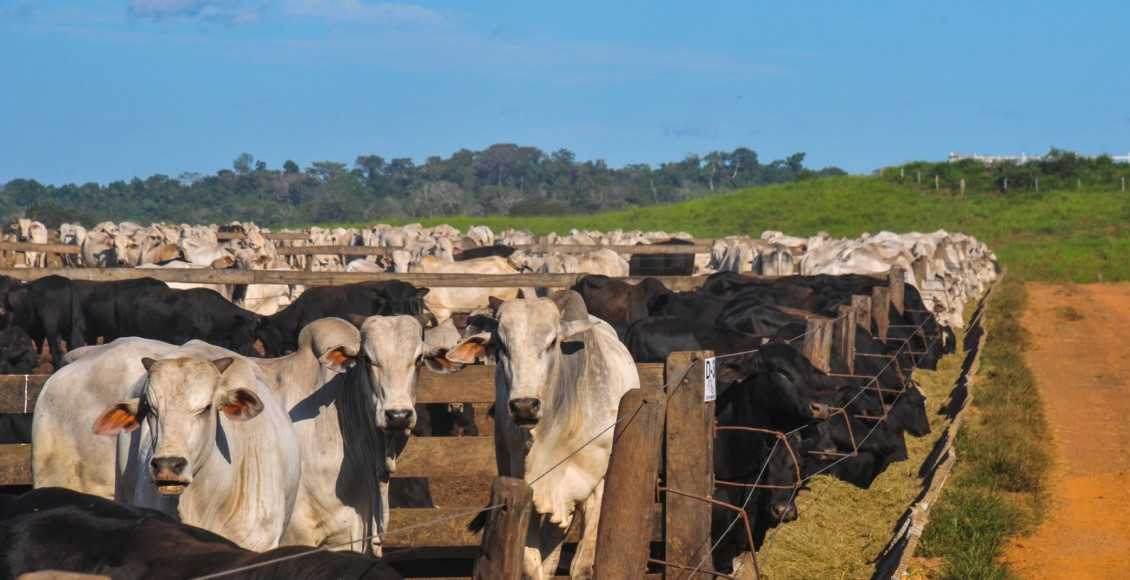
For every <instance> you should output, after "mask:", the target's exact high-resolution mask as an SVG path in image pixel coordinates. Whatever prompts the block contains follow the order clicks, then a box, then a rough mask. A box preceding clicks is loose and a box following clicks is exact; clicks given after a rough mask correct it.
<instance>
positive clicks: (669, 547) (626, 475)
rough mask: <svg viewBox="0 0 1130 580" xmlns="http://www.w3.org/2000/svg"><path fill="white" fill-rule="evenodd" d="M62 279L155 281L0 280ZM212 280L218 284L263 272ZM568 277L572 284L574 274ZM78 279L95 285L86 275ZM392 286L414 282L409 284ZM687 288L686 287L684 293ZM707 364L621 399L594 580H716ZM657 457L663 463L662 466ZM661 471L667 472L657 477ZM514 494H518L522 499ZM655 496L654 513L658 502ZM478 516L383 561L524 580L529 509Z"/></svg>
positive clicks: (411, 461)
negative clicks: (483, 525)
mask: <svg viewBox="0 0 1130 580" xmlns="http://www.w3.org/2000/svg"><path fill="white" fill-rule="evenodd" d="M56 272H57V273H62V274H63V275H67V274H72V273H73V274H82V273H87V274H90V275H98V276H105V275H111V276H113V275H121V276H123V277H134V273H140V275H148V274H149V273H150V272H148V271H138V270H133V269H105V270H103V269H89V268H77V269H67V270H66V273H63V272H61V271H58V270H28V269H11V270H0V273H3V274H9V275H16V276H17V277H23V278H25V279H29V278H36V277H40V276H42V275H46V274H47V273H56ZM162 272H163V273H165V274H172V275H173V276H174V277H175V276H178V275H180V274H181V273H185V272H191V273H197V272H196V271H184V270H180V271H176V270H173V271H162ZM206 272H209V273H211V274H219V276H221V277H224V276H228V275H236V274H238V275H248V274H251V275H262V274H267V273H265V272H231V273H230V274H229V273H228V272H226V271H206ZM19 274H24V276H18V275H19ZM274 274H289V275H292V276H295V277H296V278H297V279H302V280H306V279H308V278H306V277H307V276H310V273H301V272H279V273H274ZM331 276H332V279H333V280H336V281H337V283H342V281H341V279H342V277H343V276H347V275H343V274H342V273H333V274H332V275H331ZM359 276H361V278H360V279H366V280H369V279H374V278H376V277H377V276H375V275H373V274H360V275H359ZM378 276H379V275H378ZM554 276H557V275H554ZM561 276H566V277H569V279H570V280H572V279H574V275H561ZM74 277H76V278H81V279H92V278H88V277H84V276H82V275H76V276H74ZM393 277H394V278H397V279H402V280H406V281H411V280H410V278H409V277H408V276H405V275H395V276H393ZM484 278H490V279H489V281H488V280H484ZM498 278H506V279H507V280H506V282H508V283H510V285H516V286H530V285H537V284H536V283H535V278H537V277H535V276H532V275H522V276H513V277H479V278H477V279H475V280H474V281H473V283H466V282H465V281H457V280H455V279H442V280H441V279H436V280H438V281H439V282H442V283H445V284H450V285H454V286H464V285H466V286H482V285H486V286H494V285H506V284H502V283H501V282H500V281H499V280H497V279H498ZM510 278H513V280H510ZM112 279H118V278H112ZM213 279H215V278H213ZM348 279H349V278H346V280H348ZM904 279H905V276H904V273H903V271H902V270H899V269H892V270H891V272H890V274H889V276H888V285H887V286H876V287H875V288H874V289H873V292H872V294H871V295H870V296H857V297H854V298H853V300H852V304H851V306H845V307H844V308H843V309H842V310H841V313H840V316H838V317H837V318H828V317H823V316H818V315H813V314H810V313H803V314H804V315H805V317H806V319H807V320H808V331H807V332H806V333H805V338H804V345H803V347H801V348H802V350H803V352H804V353H805V354H806V356H808V358H809V359H810V360H811V361H812V362H813V364H814V365H815V366H816V367H817V368H820V369H822V370H824V371H827V370H828V363H829V361H830V360H831V353H832V352H834V351H833V349H836V350H835V352H839V353H841V354H843V355H845V359H846V360H848V361H851V360H853V359H854V350H853V344H854V332H856V331H857V330H858V329H859V328H863V329H866V331H870V330H871V329H872V328H874V329H876V330H877V334H878V336H877V337H878V338H880V339H885V338H886V330H887V327H888V320H887V318H888V317H887V313H888V311H889V308H890V306H894V307H895V308H896V309H897V310H898V311H902V309H903V305H902V297H903V290H902V284H903V280H904ZM281 280H282V279H281V278H277V279H271V281H272V282H274V283H288V282H286V281H281ZM421 280H423V279H422V278H421ZM538 280H539V281H541V282H544V281H546V280H551V281H552V282H553V284H546V285H561V286H567V285H570V284H571V282H568V283H565V282H566V281H565V280H564V279H563V278H562V279H560V280H559V279H558V278H557V277H547V278H545V279H544V280H543V279H538ZM260 281H262V280H260ZM301 283H307V282H301ZM414 283H415V282H414ZM433 283H434V281H433ZM421 284H422V285H427V284H423V283H422V282H421ZM686 284H687V282H686V281H684V284H683V285H686ZM436 285H441V284H436ZM710 356H712V353H710V352H693V353H673V354H672V355H671V356H670V357H669V358H668V360H667V363H666V364H665V365H661V364H640V365H637V368H638V372H639V375H640V383H641V387H642V388H641V389H640V390H639V391H638V392H633V393H629V395H627V396H626V398H625V401H622V404H621V415H620V417H621V418H623V419H625V420H623V421H622V422H620V423H618V424H617V425H616V434H615V437H616V442H615V444H614V446H613V451H612V459H611V462H610V467H609V474H608V480H607V482H606V490H605V495H604V498H605V499H604V504H603V506H602V512H603V513H604V514H606V518H610V519H604V520H603V521H604V522H609V524H608V525H602V526H601V528H600V536H599V539H598V542H597V545H598V550H597V569H596V575H597V577H598V578H623V577H629V576H631V577H646V578H655V579H658V578H675V577H678V578H692V577H693V578H708V577H712V575H711V574H707V573H704V572H697V573H693V574H692V573H690V572H691V571H692V570H694V569H696V568H697V567H698V566H699V565H700V564H702V565H704V566H705V567H704V568H703V569H705V570H708V569H709V568H710V558H709V557H708V550H709V547H710V521H711V515H710V514H711V506H710V504H709V503H707V502H706V501H704V500H703V499H702V498H708V497H710V496H711V495H712V493H713V487H714V473H713V465H712V459H711V458H712V457H713V451H712V450H713V441H714V409H713V402H707V401H705V400H704V392H705V389H706V387H705V383H706V372H705V365H704V364H702V363H703V361H704V359H705V358H707V357H710ZM849 372H850V371H849ZM46 380H47V376H45V375H29V376H22V375H16V376H0V413H29V412H32V411H33V410H34V406H35V401H36V400H37V398H38V396H39V392H40V391H41V390H42V388H43V385H44V384H45V383H46ZM493 401H494V367H493V366H492V365H479V366H470V367H466V368H464V369H463V370H462V371H460V372H459V373H456V374H453V375H435V374H432V373H428V372H424V373H421V375H420V388H419V394H418V402H420V403H447V402H463V403H468V402H469V403H473V404H479V405H487V404H490V403H493ZM494 452H495V450H494V441H493V430H484V432H483V433H482V434H481V435H480V436H479V437H432V438H416V437H414V438H412V439H411V440H410V442H409V444H408V445H407V447H406V448H405V450H404V453H403V455H402V456H401V458H400V459H399V460H398V462H397V472H396V477H428V478H470V477H477V478H480V480H481V479H482V478H484V477H486V478H491V477H497V475H498V474H497V468H496V464H495V458H494ZM660 454H661V455H660ZM660 457H663V458H664V461H663V462H661V461H660ZM661 463H663V464H664V467H660V464H661ZM661 480H662V481H663V487H662V491H661V493H658V494H657V490H658V489H659V488H657V487H656V482H658V481H661ZM31 481H32V477H31V446H30V445H0V486H11V485H29V484H30V483H31ZM524 485H525V484H524V482H521V481H517V480H510V481H506V480H505V479H504V478H503V480H502V481H498V482H496V485H495V489H494V492H495V494H494V497H495V501H499V502H502V501H507V502H518V503H516V504H514V505H520V504H521V502H522V501H524V500H523V499H522V498H523V495H522V493H521V490H520V488H521V486H524ZM515 488H518V489H517V491H515ZM526 495H527V496H528V494H526ZM657 496H658V498H659V501H658V503H656V501H655V498H656V497H657ZM477 507H481V506H461V507H445V508H441V509H397V510H393V511H392V513H391V516H390V523H389V532H388V533H387V534H386V539H385V543H384V545H385V547H386V559H387V560H389V561H390V562H394V561H396V560H402V561H405V560H409V559H412V560H416V559H419V558H421V557H426V558H428V559H430V560H433V561H439V560H447V561H449V564H450V568H451V569H454V570H458V572H457V574H459V575H458V576H457V577H468V576H470V575H471V573H472V570H471V568H470V566H471V564H470V562H472V561H477V562H478V564H477V565H478V567H479V568H478V571H477V572H476V573H475V577H477V578H517V576H516V575H515V574H516V573H517V570H516V566H519V565H520V562H521V559H520V553H521V546H522V544H523V542H524V540H525V533H524V529H525V528H524V524H523V522H522V521H521V520H520V519H519V520H514V519H513V518H514V516H515V515H516V514H519V513H520V512H521V511H522V510H499V513H507V514H510V519H507V518H503V517H501V516H498V515H497V514H492V516H491V521H490V523H489V524H488V528H487V530H486V531H485V532H484V535H483V538H482V540H480V539H479V538H478V537H476V536H475V535H473V534H471V533H469V532H468V531H467V530H466V525H467V523H468V522H469V521H470V519H471V518H472V517H473V516H474V514H473V513H471V514H469V513H468V509H466V508H477ZM432 522H434V523H432ZM612 522H615V523H612ZM629 523H630V524H629ZM577 527H578V526H574V528H577ZM398 530H403V531H398ZM570 541H576V532H575V531H573V532H571V537H570ZM398 553H400V554H401V555H398ZM476 554H477V556H476ZM649 569H650V570H651V572H649V573H648V572H647V570H649Z"/></svg>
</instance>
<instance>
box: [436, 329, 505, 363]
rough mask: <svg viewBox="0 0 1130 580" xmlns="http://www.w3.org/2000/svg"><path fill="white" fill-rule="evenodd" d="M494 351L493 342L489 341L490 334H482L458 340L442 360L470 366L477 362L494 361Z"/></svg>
mask: <svg viewBox="0 0 1130 580" xmlns="http://www.w3.org/2000/svg"><path fill="white" fill-rule="evenodd" d="M495 349H496V347H495V345H494V342H493V341H492V340H491V333H489V332H482V333H479V334H475V335H472V336H468V337H466V338H464V339H463V340H460V341H459V342H458V343H456V344H455V346H454V347H453V348H452V349H451V350H449V351H447V356H446V357H444V358H446V359H447V360H448V362H453V363H460V364H465V365H470V364H475V363H476V362H478V361H479V360H484V361H491V360H494V358H495Z"/></svg>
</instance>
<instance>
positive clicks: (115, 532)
mask: <svg viewBox="0 0 1130 580" xmlns="http://www.w3.org/2000/svg"><path fill="white" fill-rule="evenodd" d="M268 562H269V564H268ZM257 565H258V566H257ZM251 566H255V567H251ZM243 567H251V568H249V569H247V570H244V571H242V572H238V573H234V574H230V575H225V576H224V578H239V579H244V580H251V579H264V580H265V579H274V578H295V579H309V580H314V579H321V578H367V579H371V580H388V579H394V578H401V576H400V574H398V573H397V572H396V571H395V570H394V569H393V568H391V567H390V566H389V565H388V564H385V563H384V562H382V561H381V560H379V559H376V558H373V557H372V556H366V555H363V554H359V553H356V552H330V551H318V550H314V549H313V548H309V547H306V546H287V547H284V548H276V549H274V550H270V551H267V552H261V553H260V552H253V551H251V550H245V549H243V548H240V547H239V546H237V545H235V544H234V543H232V542H230V541H228V540H227V539H224V538H223V537H221V536H219V535H217V534H214V533H212V532H209V531H207V530H204V529H201V528H196V527H193V526H189V525H186V524H182V523H179V522H177V521H176V520H174V519H173V518H171V517H169V516H167V515H165V514H163V513H161V512H158V511H156V510H150V509H145V508H138V507H133V506H127V505H125V504H120V503H116V502H113V501H110V500H107V499H103V498H101V497H97V496H92V495H87V494H82V493H79V492H76V491H71V490H68V489H62V488H42V489H36V490H32V491H29V492H26V493H24V494H23V495H19V496H0V578H16V577H18V576H20V575H21V574H25V573H28V572H35V571H39V570H61V571H66V572H79V573H86V574H101V575H107V576H112V577H114V578H117V579H119V580H125V579H134V578H136V579H139V580H140V579H147V578H166V579H170V580H174V579H178V578H184V579H188V578H198V577H201V576H206V575H210V574H216V573H221V572H226V571H229V570H235V569H237V568H243Z"/></svg>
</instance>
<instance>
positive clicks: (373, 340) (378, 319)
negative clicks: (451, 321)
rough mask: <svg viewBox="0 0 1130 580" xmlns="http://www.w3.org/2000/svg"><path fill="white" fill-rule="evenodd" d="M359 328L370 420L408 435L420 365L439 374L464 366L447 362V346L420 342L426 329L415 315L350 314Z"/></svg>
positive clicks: (413, 417) (388, 430)
mask: <svg viewBox="0 0 1130 580" xmlns="http://www.w3.org/2000/svg"><path fill="white" fill-rule="evenodd" d="M351 321H352V322H353V323H354V324H355V325H357V326H358V327H359V328H360V329H361V348H360V351H359V352H358V354H357V360H358V363H359V367H360V368H359V369H357V371H355V372H361V373H364V377H365V383H366V384H367V386H368V391H367V392H366V393H365V396H367V397H368V398H369V400H370V401H371V403H372V409H373V412H374V413H375V416H374V421H375V424H376V426H377V427H378V428H380V429H382V430H384V431H385V432H386V433H388V434H395V433H403V434H405V435H406V434H408V432H410V431H411V430H412V428H413V427H415V425H416V410H415V408H416V390H417V385H418V380H419V376H420V366H421V365H424V366H427V367H428V369H429V370H431V371H433V372H437V373H451V372H455V371H456V370H458V369H460V368H462V367H461V366H460V365H456V364H453V363H451V362H449V361H448V360H447V359H446V358H445V357H444V355H445V354H446V353H447V349H444V348H436V347H432V346H429V345H427V344H426V343H425V342H424V327H423V326H422V325H421V324H420V321H419V320H417V319H416V318H415V317H413V316H406V315H400V316H370V317H368V318H363V317H359V316H354V317H352V318H351Z"/></svg>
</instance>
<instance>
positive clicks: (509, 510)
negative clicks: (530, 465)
mask: <svg viewBox="0 0 1130 580" xmlns="http://www.w3.org/2000/svg"><path fill="white" fill-rule="evenodd" d="M490 505H499V506H502V507H500V508H498V509H495V510H494V511H492V512H491V513H490V515H489V516H487V525H486V528H485V529H484V530H483V542H482V544H480V545H479V554H478V556H476V558H475V568H474V570H473V571H472V573H471V577H472V578H475V579H476V580H496V579H498V580H503V579H505V580H518V579H520V578H521V577H522V552H523V551H524V550H525V548H526V534H527V532H528V531H529V529H530V515H531V514H532V512H533V505H534V491H533V490H532V489H530V485H529V484H527V483H526V482H525V481H522V480H521V479H515V478H512V477H500V478H498V479H496V480H494V485H492V486H491V488H490Z"/></svg>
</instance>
